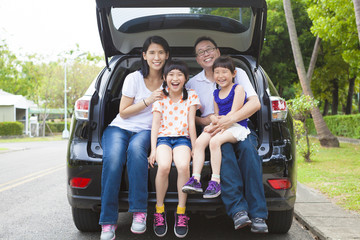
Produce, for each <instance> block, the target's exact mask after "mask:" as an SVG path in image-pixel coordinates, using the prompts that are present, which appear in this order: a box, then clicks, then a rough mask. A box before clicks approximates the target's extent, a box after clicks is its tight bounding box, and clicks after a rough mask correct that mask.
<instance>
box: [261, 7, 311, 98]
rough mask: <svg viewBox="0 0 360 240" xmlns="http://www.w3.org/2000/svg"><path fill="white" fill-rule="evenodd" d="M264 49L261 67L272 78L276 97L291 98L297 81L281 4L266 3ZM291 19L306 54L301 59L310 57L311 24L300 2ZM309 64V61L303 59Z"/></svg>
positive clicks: (293, 95)
mask: <svg viewBox="0 0 360 240" xmlns="http://www.w3.org/2000/svg"><path fill="white" fill-rule="evenodd" d="M267 4H268V12H267V24H266V33H265V41H264V46H263V49H262V52H261V65H262V67H263V68H264V69H265V70H266V72H267V73H268V74H269V76H271V80H272V82H273V83H274V85H275V87H276V88H277V90H278V92H279V94H280V95H281V96H282V97H284V98H286V99H290V98H294V97H295V92H296V91H297V89H296V84H295V83H296V82H298V77H297V73H296V69H295V68H294V67H293V66H294V64H295V63H294V58H293V56H292V51H291V46H290V45H289V44H288V43H289V41H290V40H289V34H288V30H287V25H286V20H285V14H284V7H283V3H282V0H269V1H267ZM293 7H294V17H295V18H296V19H297V20H298V21H297V22H296V29H297V30H298V34H299V44H300V46H301V48H302V49H304V50H305V52H304V56H311V50H312V46H313V45H314V42H315V37H314V36H313V34H312V33H311V31H310V27H311V20H310V18H309V17H308V15H307V12H306V5H305V3H304V2H303V1H295V2H294V5H293ZM304 61H305V64H308V63H309V61H310V57H306V58H305V59H304Z"/></svg>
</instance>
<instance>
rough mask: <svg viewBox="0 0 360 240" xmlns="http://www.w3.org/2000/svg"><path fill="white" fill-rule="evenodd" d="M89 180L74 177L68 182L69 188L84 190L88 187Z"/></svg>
mask: <svg viewBox="0 0 360 240" xmlns="http://www.w3.org/2000/svg"><path fill="white" fill-rule="evenodd" d="M90 182H91V178H81V177H74V178H72V179H71V180H70V187H72V188H80V189H84V188H87V186H89V184H90Z"/></svg>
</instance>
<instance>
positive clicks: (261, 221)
mask: <svg viewBox="0 0 360 240" xmlns="http://www.w3.org/2000/svg"><path fill="white" fill-rule="evenodd" d="M252 222H255V223H263V222H265V220H264V219H262V218H254V219H252Z"/></svg>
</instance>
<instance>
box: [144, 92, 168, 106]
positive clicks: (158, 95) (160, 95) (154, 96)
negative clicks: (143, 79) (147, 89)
mask: <svg viewBox="0 0 360 240" xmlns="http://www.w3.org/2000/svg"><path fill="white" fill-rule="evenodd" d="M163 97H164V93H163V91H162V90H161V89H160V88H159V89H156V90H155V91H153V92H152V93H151V95H150V97H148V98H146V99H145V102H146V104H147V105H150V104H152V103H154V102H155V101H157V100H161V99H163Z"/></svg>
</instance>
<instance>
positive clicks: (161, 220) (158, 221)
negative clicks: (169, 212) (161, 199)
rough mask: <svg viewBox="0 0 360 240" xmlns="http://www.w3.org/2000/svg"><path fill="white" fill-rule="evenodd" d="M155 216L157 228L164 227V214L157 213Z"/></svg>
mask: <svg viewBox="0 0 360 240" xmlns="http://www.w3.org/2000/svg"><path fill="white" fill-rule="evenodd" d="M154 216H155V226H162V225H164V220H165V219H164V217H163V214H161V213H155V214H154Z"/></svg>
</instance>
